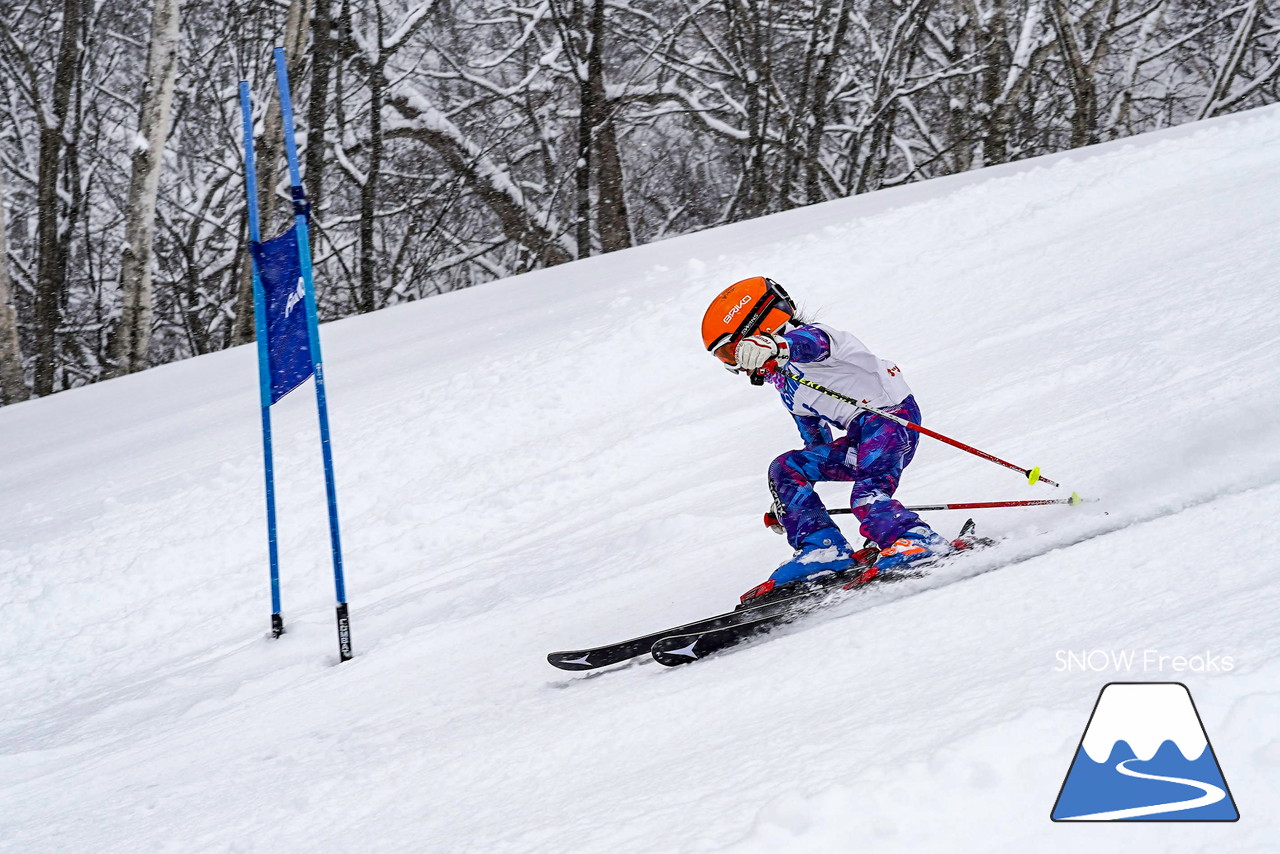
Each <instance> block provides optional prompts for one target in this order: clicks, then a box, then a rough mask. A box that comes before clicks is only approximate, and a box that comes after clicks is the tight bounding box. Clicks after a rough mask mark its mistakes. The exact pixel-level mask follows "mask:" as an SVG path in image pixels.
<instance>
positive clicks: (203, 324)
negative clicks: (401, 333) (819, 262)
mask: <svg viewBox="0 0 1280 854" xmlns="http://www.w3.org/2000/svg"><path fill="white" fill-rule="evenodd" d="M1271 5H1273V3H1272V2H1270V0H1244V2H1225V3H1224V2H1213V0H529V2H527V3H523V4H520V3H510V2H498V1H497V0H418V1H417V2H404V0H289V2H263V0H211V1H210V2H198V3H197V2H190V0H187V2H178V0H154V2H152V3H150V4H141V5H139V4H136V3H134V2H125V0H9V2H7V3H6V6H5V8H4V10H3V12H2V13H0V404H3V403H12V402H16V401H20V400H25V399H27V398H29V397H32V396H42V395H47V394H50V393H53V392H55V391H59V390H62V389H66V388H72V387H75V386H79V385H84V384H87V383H92V382H96V381H99V380H102V379H106V378H109V377H112V376H118V375H122V374H126V373H131V372H133V371H137V370H141V369H144V368H146V367H149V366H152V365H157V364H162V363H165V362H170V361H174V360H177V359H182V358H186V357H189V356H194V355H198V354H201V353H207V352H211V351H215V350H219V349H222V348H225V347H229V346H234V345H237V344H242V343H245V342H248V341H251V340H253V335H254V326H253V299H252V291H251V280H250V272H249V264H248V252H247V251H246V249H247V240H248V237H247V221H246V216H247V214H246V206H245V187H244V179H243V166H242V163H243V159H242V158H243V152H242V150H241V145H242V140H241V129H240V117H239V106H238V101H237V91H236V87H237V82H238V81H239V80H241V79H247V80H249V81H251V83H252V84H253V86H254V97H255V103H256V104H257V115H256V139H257V142H256V146H257V155H258V158H259V159H258V163H259V181H260V186H259V193H260V196H261V198H262V200H263V207H264V211H263V212H264V224H263V230H264V234H266V235H270V234H272V233H274V232H275V231H278V230H281V229H282V228H283V227H285V226H286V225H287V220H288V218H289V213H290V207H289V204H288V187H287V176H286V175H285V174H284V170H283V165H284V164H283V152H282V145H281V140H282V130H281V120H280V112H279V107H278V104H277V102H276V100H275V91H274V76H273V72H272V69H271V50H272V48H273V47H275V46H277V45H283V46H284V47H285V48H286V50H287V53H288V56H289V58H290V65H291V67H290V77H291V80H292V84H293V95H294V99H295V113H296V120H297V123H298V132H299V143H300V148H301V152H300V156H301V158H302V162H303V182H304V185H305V187H306V190H307V193H308V196H309V198H310V200H311V202H312V204H313V231H312V235H313V252H314V255H315V259H316V271H317V272H316V278H317V291H318V293H317V297H318V301H319V310H320V315H321V318H322V319H333V318H338V317H343V316H346V315H350V314H353V313H360V312H368V311H374V310H377V309H379V308H382V307H384V306H387V305H391V304H395V303H399V302H404V301H407V300H414V299H420V298H423V297H428V296H431V295H434V294H439V293H444V292H447V291H452V290H456V289H459V288H465V287H469V286H471V285H474V284H478V283H481V282H485V281H490V280H493V279H496V278H501V277H505V276H510V275H514V274H516V273H520V272H524V271H527V270H531V269H535V268H540V267H548V266H552V265H556V264H561V263H565V262H567V261H571V260H574V259H577V258H584V257H587V256H590V255H595V254H598V253H602V252H611V251H615V250H618V249H623V248H626V247H629V246H633V245H638V244H642V243H647V242H650V241H653V240H659V239H662V238H664V237H668V236H672V235H676V234H682V233H687V232H691V231H697V230H699V229H704V228H711V227H715V226H718V225H722V224H725V223H729V222H735V221H738V220H743V219H748V218H751V217H757V216H761V215H764V214H768V213H773V212H776V211H782V210H787V209H790V208H795V207H798V206H801V205H807V204H813V203H815V202H821V201H824V200H828V199H834V198H839V197H843V196H847V195H851V194H854V193H865V192H871V191H874V190H877V189H880V188H883V187H890V186H896V185H900V184H904V183H909V182H913V181H919V180H924V179H928V178H932V177H936V176H939V175H945V174H950V173H955V172H962V171H966V170H970V169H977V168H980V167H983V166H986V165H990V164H997V163H1003V162H1007V161H1012V160H1019V159H1023V158H1027V157H1034V156H1036V155H1040V154H1046V153H1050V152H1055V151H1061V150H1064V149H1068V148H1073V147H1077V146H1084V145H1089V144H1092V143H1097V142H1101V141H1106V140H1111V139H1116V138H1119V137H1125V136H1129V135H1131V134H1135V133H1142V132H1145V131H1151V130H1156V129H1158V128H1163V127H1168V126H1171V125H1176V124H1180V123H1183V122H1188V121H1194V120H1198V119H1203V118H1208V117H1211V116H1216V115H1221V114H1224V113H1229V112H1234V111H1238V110H1243V109H1249V108H1252V107H1257V106H1261V105H1264V104H1269V103H1274V102H1275V101H1276V100H1277V74H1278V72H1280V18H1277V16H1276V15H1275V14H1274V13H1273V11H1272V9H1271V8H1270V6H1271ZM600 286H601V287H608V283H607V282H601V283H600ZM427 332H428V331H427V330H424V335H426V334H427Z"/></svg>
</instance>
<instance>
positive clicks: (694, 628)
mask: <svg viewBox="0 0 1280 854" xmlns="http://www.w3.org/2000/svg"><path fill="white" fill-rule="evenodd" d="M965 538H968V539H970V540H972V543H973V547H978V546H982V545H987V544H989V543H990V542H991V541H990V540H981V539H976V538H973V520H972V519H970V520H968V521H967V522H965V524H964V527H962V528H961V530H960V535H959V537H958V538H957V539H965ZM866 569H867V567H866V566H858V567H855V568H854V569H852V570H849V571H848V572H842V573H839V574H837V575H831V576H828V577H825V578H820V579H816V580H814V581H810V582H807V583H806V584H804V585H803V586H800V587H798V588H793V587H788V588H786V589H785V590H783V589H779V590H775V591H773V593H772V594H770V595H769V596H767V597H761V599H762V601H758V602H755V601H753V602H750V603H748V604H745V605H739V606H738V608H737V609H735V610H733V611H728V612H726V613H723V614H717V615H716V616H714V617H708V618H707V619H704V620H696V621H694V622H692V623H686V624H685V625H683V626H674V627H672V628H668V629H662V630H660V631H656V632H653V633H651V634H647V635H641V636H639V637H635V638H631V639H630V640H625V641H620V642H618V643H611V644H605V645H603V646H597V647H590V648H587V649H576V650H563V651H560V652H552V653H549V654H548V655H547V661H548V663H550V664H551V665H552V666H553V667H557V668H559V669H561V670H569V671H582V670H595V669H597V668H600V667H608V666H609V665H611V664H618V663H620V662H623V661H627V660H628V659H632V658H636V657H637V656H641V655H644V654H645V653H652V654H653V657H654V658H655V659H656V660H657V661H659V662H660V663H662V664H665V665H667V666H675V665H678V664H687V663H689V662H690V661H697V660H698V659H701V658H704V657H706V656H707V655H710V654H711V653H713V652H717V651H719V650H721V649H726V648H728V647H730V646H735V645H737V644H740V643H742V642H743V641H745V640H747V639H749V638H751V637H754V636H756V635H758V634H761V633H763V632H766V631H768V630H769V629H771V628H774V627H775V626H778V625H780V624H782V623H787V622H790V621H792V620H795V619H797V618H798V617H800V616H802V615H804V614H807V613H809V612H811V611H813V610H815V609H817V608H820V607H822V605H824V604H825V603H826V602H827V601H828V600H830V599H832V598H836V597H838V596H839V594H841V593H843V592H845V587H846V585H850V583H851V581H857V580H858V579H859V576H861V575H862V574H863V573H864V572H865V571H866ZM922 570H923V567H913V568H911V569H909V570H906V571H904V572H894V573H882V574H880V575H877V576H874V577H873V578H871V579H869V580H868V581H867V583H876V582H880V581H890V580H901V579H904V578H915V577H919V576H921V575H923V574H924V573H923V571H922ZM863 586H866V584H865V583H862V584H856V585H855V586H853V587H851V588H850V589H858V588H859V587H863Z"/></svg>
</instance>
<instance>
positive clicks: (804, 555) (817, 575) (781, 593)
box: [738, 528, 879, 608]
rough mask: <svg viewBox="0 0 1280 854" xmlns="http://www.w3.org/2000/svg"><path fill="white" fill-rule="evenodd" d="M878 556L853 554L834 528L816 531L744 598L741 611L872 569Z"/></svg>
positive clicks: (871, 552) (866, 552) (867, 550)
mask: <svg viewBox="0 0 1280 854" xmlns="http://www.w3.org/2000/svg"><path fill="white" fill-rule="evenodd" d="M878 554H879V552H878V550H877V549H875V548H862V549H859V550H858V551H854V550H853V549H852V548H850V547H849V543H848V541H847V540H845V538H844V535H843V534H841V533H840V532H839V531H838V530H837V529H835V528H827V529H824V530H821V531H817V532H815V533H813V534H810V535H809V536H808V537H806V538H805V539H804V540H803V541H802V542H801V543H800V548H798V549H796V553H795V554H794V555H792V556H791V559H790V560H788V561H786V562H785V563H783V564H782V565H781V566H779V567H778V568H777V569H775V570H774V571H773V574H772V575H770V576H769V578H768V579H767V580H766V581H765V582H764V583H763V584H760V585H757V586H756V587H753V588H751V589H750V590H748V591H747V592H746V593H744V594H742V598H741V604H740V605H738V608H743V607H745V606H749V605H759V604H761V603H763V602H766V601H768V600H770V599H781V598H784V597H787V596H794V595H795V594H797V593H800V592H802V591H804V590H805V589H806V588H808V587H811V586H813V585H812V582H814V581H816V580H818V579H821V578H823V577H824V576H830V575H837V574H840V573H848V572H849V571H850V570H854V569H858V570H865V569H867V568H869V567H871V565H872V564H873V563H874V562H875V559H876V557H877V555H878Z"/></svg>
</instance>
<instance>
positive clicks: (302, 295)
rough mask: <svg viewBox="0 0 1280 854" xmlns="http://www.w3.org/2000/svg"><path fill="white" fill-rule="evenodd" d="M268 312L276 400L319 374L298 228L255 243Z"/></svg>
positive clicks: (269, 356) (269, 358) (269, 360)
mask: <svg viewBox="0 0 1280 854" xmlns="http://www.w3.org/2000/svg"><path fill="white" fill-rule="evenodd" d="M251 251H252V252H253V255H254V260H256V261H257V262H258V276H259V278H260V279H261V281H262V293H263V297H264V299H265V302H266V306H265V308H266V315H267V318H266V319H267V366H268V369H269V371H270V375H271V402H272V403H275V402H276V401H278V400H279V399H280V398H282V397H284V396H285V395H286V394H288V393H289V392H291V391H293V390H294V389H295V388H297V387H298V386H300V385H302V384H303V383H304V382H306V381H307V379H309V378H310V377H311V375H312V374H314V373H315V367H314V364H313V363H312V361H311V335H310V329H309V326H308V324H307V311H306V296H307V291H306V283H305V282H304V281H303V279H302V268H301V264H300V263H299V261H298V227H297V225H293V226H290V228H289V230H288V231H286V232H285V233H284V234H282V235H280V236H279V237H275V238H272V239H271V240H267V241H265V242H263V243H256V244H253V245H252V246H251Z"/></svg>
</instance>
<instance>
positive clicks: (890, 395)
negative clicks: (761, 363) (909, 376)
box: [774, 323, 911, 430]
mask: <svg viewBox="0 0 1280 854" xmlns="http://www.w3.org/2000/svg"><path fill="white" fill-rule="evenodd" d="M809 325H810V326H813V327H815V328H817V329H821V330H822V331H823V332H825V333H826V335H827V338H828V339H830V341H831V355H829V356H827V358H825V359H823V360H822V361H821V362H789V363H788V364H787V366H786V368H785V369H784V370H783V373H782V374H780V375H778V374H775V375H774V379H775V385H776V386H777V387H778V392H779V394H781V395H782V403H783V405H784V406H786V407H787V409H788V410H790V411H791V412H792V413H793V414H795V415H804V416H818V417H819V418H821V419H823V420H824V421H826V422H828V423H829V424H833V425H835V426H837V427H839V428H840V429H841V430H847V429H849V425H850V424H852V423H853V420H854V419H855V418H857V417H858V415H859V414H861V412H862V410H860V409H858V408H857V407H855V406H852V405H850V404H848V403H845V402H844V401H841V400H836V399H835V398H834V397H831V396H830V395H826V394H823V393H822V392H820V391H817V390H815V389H812V388H809V387H808V386H804V385H801V384H800V383H798V382H796V380H795V378H796V377H804V378H805V379H807V380H810V381H812V382H815V383H817V384H818V385H821V386H825V387H826V388H829V389H831V390H832V391H834V392H839V393H840V394H843V395H844V396H845V397H851V398H853V399H854V400H857V401H860V402H862V403H865V404H867V405H868V406H874V407H875V408H876V409H888V408H890V407H893V406H897V405H898V404H899V403H901V402H902V401H903V400H904V399H905V398H906V397H907V396H908V395H910V394H911V387H910V386H908V385H907V382H906V380H904V379H903V378H902V369H901V368H899V367H898V366H897V365H895V364H894V363H893V362H886V361H885V360H884V359H881V358H879V357H878V356H876V355H875V354H874V353H872V352H871V351H870V350H868V349H867V347H866V345H865V344H863V343H862V342H861V341H859V340H858V339H857V338H855V337H854V336H852V335H850V334H849V333H848V332H841V331H840V330H838V329H832V328H831V327H830V326H826V325H824V324H821V323H811V324H809Z"/></svg>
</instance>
